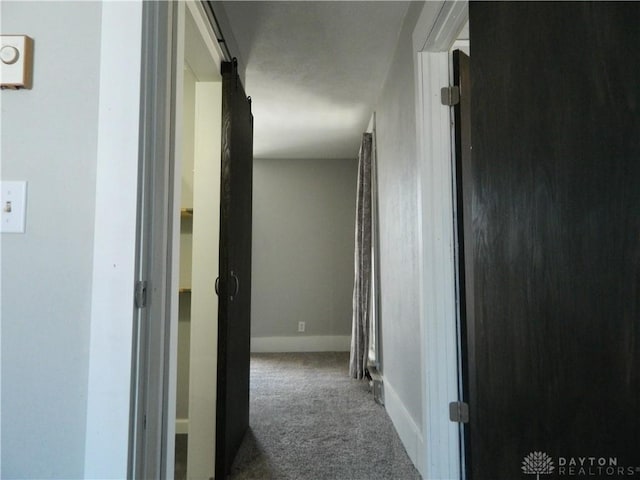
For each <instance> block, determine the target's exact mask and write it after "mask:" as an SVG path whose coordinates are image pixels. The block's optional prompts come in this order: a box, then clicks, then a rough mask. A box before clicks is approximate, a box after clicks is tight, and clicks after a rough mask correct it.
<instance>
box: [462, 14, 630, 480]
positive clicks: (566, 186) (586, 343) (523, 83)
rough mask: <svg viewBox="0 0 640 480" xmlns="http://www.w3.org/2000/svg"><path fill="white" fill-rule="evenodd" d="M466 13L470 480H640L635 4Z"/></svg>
mask: <svg viewBox="0 0 640 480" xmlns="http://www.w3.org/2000/svg"><path fill="white" fill-rule="evenodd" d="M469 14H470V40H471V50H472V56H471V82H472V98H471V137H472V141H473V156H472V165H471V167H472V168H471V175H472V199H471V211H472V218H471V222H472V225H471V226H470V227H469V230H470V231H469V232H467V231H465V235H467V234H468V235H470V237H471V245H472V249H471V252H470V254H471V255H472V259H471V262H472V272H471V274H472V277H473V289H472V292H471V295H472V298H471V301H472V308H473V338H472V340H473V344H474V348H475V351H474V352H473V357H472V358H471V371H470V373H471V377H472V378H471V385H472V388H471V397H470V410H471V420H470V430H471V449H472V452H471V454H472V457H471V462H472V468H471V474H472V478H473V479H474V480H481V479H491V480H496V479H498V480H514V479H518V478H523V479H526V478H530V479H537V478H538V477H539V478H540V479H554V478H570V475H571V474H572V473H573V478H576V477H577V476H578V475H582V478H585V477H589V478H598V479H603V478H628V476H629V475H630V474H633V475H635V476H638V475H640V469H638V467H640V448H639V447H638V440H639V439H640V415H638V409H639V408H640V55H639V54H638V47H639V46H640V28H639V27H638V26H639V25H640V3H636V2H629V3H616V2H584V3H582V2H568V3H564V2H548V3H535V2H497V3H486V2H478V3H475V2H472V3H471V4H470V10H469ZM465 253H469V252H468V251H466V252H465ZM467 287H469V284H467ZM467 290H468V288H467ZM581 462H582V464H581ZM574 463H575V465H573V464H574ZM551 467H553V468H551ZM581 469H582V470H581ZM629 472H631V473H629Z"/></svg>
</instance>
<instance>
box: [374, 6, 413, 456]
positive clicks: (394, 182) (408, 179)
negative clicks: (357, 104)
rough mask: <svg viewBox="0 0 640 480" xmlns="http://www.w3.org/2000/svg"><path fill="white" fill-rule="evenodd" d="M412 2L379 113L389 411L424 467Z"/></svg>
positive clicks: (383, 311)
mask: <svg viewBox="0 0 640 480" xmlns="http://www.w3.org/2000/svg"><path fill="white" fill-rule="evenodd" d="M422 6H423V5H422V4H421V3H412V4H411V5H410V7H409V10H408V12H407V16H406V19H405V24H404V26H403V29H402V32H401V34H400V38H399V40H398V46H397V49H396V53H395V55H394V58H393V63H392V65H391V68H390V71H389V75H388V77H387V80H386V82H385V84H384V88H383V91H382V95H381V96H380V99H379V101H378V105H377V107H376V127H377V129H376V133H377V148H378V183H379V205H380V210H379V215H380V277H381V278H380V291H381V323H382V334H381V342H382V370H383V372H382V373H383V377H384V385H385V386H384V388H385V401H386V406H387V410H388V412H389V414H390V416H391V418H392V420H393V421H394V424H395V426H396V429H397V430H398V433H399V434H400V437H401V439H402V440H403V443H404V445H405V447H406V449H407V452H408V453H409V456H410V457H411V459H412V460H413V461H414V463H416V466H417V467H418V468H422V445H421V444H422V427H421V425H422V377H423V365H422V352H421V319H420V303H419V299H420V289H419V281H420V275H419V274H420V271H419V264H420V250H419V249H420V244H419V210H418V190H417V178H418V164H417V155H416V110H415V104H416V95H415V80H414V55H413V46H412V33H413V29H414V26H415V23H416V19H417V18H418V17H419V14H420V10H421V9H422Z"/></svg>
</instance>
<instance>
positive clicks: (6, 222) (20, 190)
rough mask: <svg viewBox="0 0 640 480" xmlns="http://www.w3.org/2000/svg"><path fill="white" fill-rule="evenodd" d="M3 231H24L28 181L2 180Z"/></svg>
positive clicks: (1, 207)
mask: <svg viewBox="0 0 640 480" xmlns="http://www.w3.org/2000/svg"><path fill="white" fill-rule="evenodd" d="M0 210H1V213H2V217H1V218H2V230H1V232H2V233H24V227H25V223H26V218H27V182H5V181H3V182H2V195H1V201H0Z"/></svg>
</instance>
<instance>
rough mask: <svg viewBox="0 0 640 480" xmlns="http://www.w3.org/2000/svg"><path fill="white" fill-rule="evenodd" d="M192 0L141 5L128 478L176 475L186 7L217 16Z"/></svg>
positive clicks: (203, 18)
mask: <svg viewBox="0 0 640 480" xmlns="http://www.w3.org/2000/svg"><path fill="white" fill-rule="evenodd" d="M187 3H188V5H187V4H186V3H185V2H144V6H143V12H142V33H143V35H142V48H141V50H142V77H141V94H140V97H141V103H140V108H141V114H140V121H141V128H140V166H139V179H140V180H139V188H138V191H139V195H138V232H137V237H138V238H137V242H136V243H137V247H136V258H137V259H138V265H137V266H136V271H137V273H136V277H137V280H139V281H146V282H147V292H146V297H147V305H146V306H145V307H144V308H142V309H140V314H139V315H138V317H137V318H136V319H135V324H134V329H133V330H134V332H133V348H134V352H133V355H132V369H131V373H132V385H131V421H130V424H131V426H130V434H129V461H128V463H129V467H128V474H127V476H128V477H129V478H165V479H172V478H173V477H174V463H175V458H174V448H175V421H176V378H177V333H178V329H177V323H178V288H179V264H178V261H179V254H176V252H177V251H178V250H177V249H178V248H179V235H180V187H181V185H180V179H181V175H180V172H181V155H180V153H179V152H181V151H182V132H181V128H178V127H179V126H180V125H181V124H182V122H181V120H179V119H181V118H182V105H181V97H182V93H181V92H182V88H183V85H182V75H183V71H182V66H183V64H184V45H185V38H184V35H185V30H184V24H185V15H186V13H185V9H187V8H189V11H191V12H192V15H193V16H194V17H195V21H196V23H197V24H198V30H199V31H200V30H202V28H205V29H208V28H209V27H210V23H211V21H210V20H209V18H208V17H209V16H208V14H207V12H206V11H205V7H204V5H203V2H200V1H198V0H188V2H187ZM194 12H195V13H194ZM211 37H212V38H214V39H215V35H211ZM210 40H211V39H210V38H206V39H204V42H205V43H206V44H207V47H210V48H213V49H217V51H220V49H219V44H218V42H217V41H214V42H213V43H212V42H211V41H210ZM222 58H223V56H222V54H221V52H220V59H222ZM178 66H179V68H178ZM219 67H220V65H219V63H218V64H217V65H216V68H217V69H218V70H219Z"/></svg>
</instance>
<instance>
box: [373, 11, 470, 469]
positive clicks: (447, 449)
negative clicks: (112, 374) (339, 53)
mask: <svg viewBox="0 0 640 480" xmlns="http://www.w3.org/2000/svg"><path fill="white" fill-rule="evenodd" d="M467 19H468V2H467V1H466V0H463V1H444V2H426V3H425V6H424V8H423V10H422V13H421V15H420V17H419V19H418V23H417V25H416V28H415V29H414V32H413V46H414V52H417V53H416V57H415V62H416V63H415V72H416V100H417V105H416V116H417V118H416V127H417V146H418V172H419V173H418V196H419V205H418V208H419V215H420V222H421V225H420V229H419V235H420V244H421V251H420V291H421V295H420V314H421V319H422V321H421V335H422V362H423V366H424V379H423V399H422V402H423V404H422V412H423V415H422V418H423V424H422V432H423V443H422V450H421V452H422V453H421V455H420V456H421V460H422V461H423V469H422V470H421V473H422V475H423V477H424V478H428V479H447V480H452V479H460V478H463V476H464V472H463V469H462V463H463V462H462V460H463V459H462V453H461V448H460V446H461V429H460V426H459V424H456V423H453V422H451V421H450V420H449V403H450V402H453V401H457V400H458V399H459V372H458V349H457V344H458V332H457V320H458V319H457V311H458V306H457V300H456V296H457V293H456V256H455V255H456V252H455V248H456V244H455V236H454V232H455V224H454V222H455V210H454V209H455V205H454V188H455V184H454V180H455V179H454V171H453V150H452V149H453V144H452V137H451V128H452V123H451V122H452V118H451V109H450V107H447V106H443V105H442V104H441V100H440V89H441V88H442V87H445V86H448V85H449V84H450V77H449V71H450V64H449V49H450V48H451V45H452V44H453V43H454V41H455V40H456V38H457V36H458V34H459V32H460V31H461V30H462V28H463V27H464V25H465V24H466V22H467ZM387 391H388V389H387V385H385V393H386V392H387Z"/></svg>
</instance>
